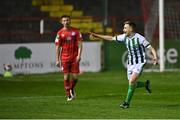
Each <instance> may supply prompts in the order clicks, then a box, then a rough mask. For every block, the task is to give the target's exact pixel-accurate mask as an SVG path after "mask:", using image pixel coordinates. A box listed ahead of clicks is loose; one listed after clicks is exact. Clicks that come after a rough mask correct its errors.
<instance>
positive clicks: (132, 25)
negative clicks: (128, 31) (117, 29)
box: [124, 21, 136, 30]
mask: <svg viewBox="0 0 180 120" xmlns="http://www.w3.org/2000/svg"><path fill="white" fill-rule="evenodd" d="M125 24H128V25H129V26H131V27H132V28H133V30H135V28H136V24H135V23H134V22H131V21H125V22H124V25H125Z"/></svg>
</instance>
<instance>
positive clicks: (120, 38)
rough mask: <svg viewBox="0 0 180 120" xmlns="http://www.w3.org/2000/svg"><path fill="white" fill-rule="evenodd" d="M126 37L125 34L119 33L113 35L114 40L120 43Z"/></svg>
mask: <svg viewBox="0 0 180 120" xmlns="http://www.w3.org/2000/svg"><path fill="white" fill-rule="evenodd" d="M125 37H126V36H125V34H122V35H117V36H114V37H113V40H114V41H116V42H118V43H119V42H123V41H124V40H125Z"/></svg>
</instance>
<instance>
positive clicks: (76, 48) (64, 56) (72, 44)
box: [55, 15, 83, 101]
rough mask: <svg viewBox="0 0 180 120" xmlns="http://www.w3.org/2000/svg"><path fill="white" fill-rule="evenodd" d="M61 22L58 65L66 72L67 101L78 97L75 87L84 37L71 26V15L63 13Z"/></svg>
mask: <svg viewBox="0 0 180 120" xmlns="http://www.w3.org/2000/svg"><path fill="white" fill-rule="evenodd" d="M60 22H61V24H62V25H63V28H62V29H60V30H59V31H58V32H57V36H56V39H55V45H56V65H57V66H58V67H60V66H61V69H62V71H63V72H64V88H65V91H66V96H67V101H71V100H73V99H74V98H75V97H76V94H75V89H74V87H75V85H76V83H77V81H78V74H79V62H80V60H81V52H82V40H83V39H82V35H81V33H80V32H79V30H78V29H77V28H74V27H71V25H70V23H71V18H70V16H67V15H63V16H62V17H61V18H60ZM70 79H71V80H70Z"/></svg>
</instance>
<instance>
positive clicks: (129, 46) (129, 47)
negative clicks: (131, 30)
mask: <svg viewBox="0 0 180 120" xmlns="http://www.w3.org/2000/svg"><path fill="white" fill-rule="evenodd" d="M128 49H129V54H130V56H131V65H132V64H133V59H132V58H133V56H132V53H131V45H130V41H129V40H128Z"/></svg>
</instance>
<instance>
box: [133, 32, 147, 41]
mask: <svg viewBox="0 0 180 120" xmlns="http://www.w3.org/2000/svg"><path fill="white" fill-rule="evenodd" d="M135 36H136V37H137V38H139V39H140V40H145V37H144V36H143V35H141V34H139V33H135Z"/></svg>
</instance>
